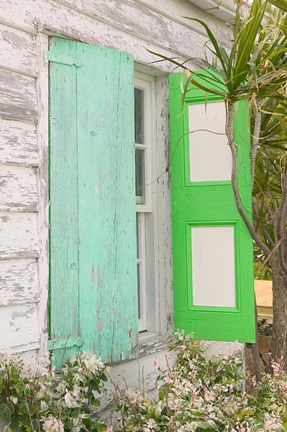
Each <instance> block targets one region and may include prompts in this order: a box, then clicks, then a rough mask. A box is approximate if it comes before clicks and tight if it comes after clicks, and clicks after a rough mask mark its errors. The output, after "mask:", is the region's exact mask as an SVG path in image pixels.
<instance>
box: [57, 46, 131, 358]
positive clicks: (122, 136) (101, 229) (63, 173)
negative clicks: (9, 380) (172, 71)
mask: <svg viewBox="0 0 287 432" xmlns="http://www.w3.org/2000/svg"><path fill="white" fill-rule="evenodd" d="M48 59H49V60H50V335H51V341H50V342H49V347H50V349H52V350H53V351H54V355H55V358H56V363H58V364H59V363H61V362H62V360H65V359H66V358H68V357H69V356H70V355H71V353H73V352H74V351H75V350H76V349H79V348H80V349H82V350H84V351H87V352H94V353H96V354H97V355H98V356H101V357H102V359H103V360H104V361H105V362H111V361H118V360H121V359H126V358H129V357H131V356H133V353H134V349H135V345H136V343H137V333H138V317H137V282H136V228H135V216H136V208H135V196H134V184H135V178H134V177H135V149H134V124H133V122H134V114H133V113H134V111H133V110H134V107H133V92H134V89H133V59H132V57H131V56H130V55H129V54H127V53H124V52H118V51H114V50H111V49H105V48H101V47H98V46H91V45H87V44H83V43H79V42H74V41H69V40H65V39H59V38H53V39H52V44H51V47H50V50H49V52H48Z"/></svg>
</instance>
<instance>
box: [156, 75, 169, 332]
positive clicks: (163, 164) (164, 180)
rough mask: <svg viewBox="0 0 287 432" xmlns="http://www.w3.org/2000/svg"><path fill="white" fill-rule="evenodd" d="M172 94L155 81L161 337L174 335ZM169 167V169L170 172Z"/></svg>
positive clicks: (162, 82) (165, 82) (163, 82)
mask: <svg viewBox="0 0 287 432" xmlns="http://www.w3.org/2000/svg"><path fill="white" fill-rule="evenodd" d="M168 102H169V91H168V78H167V77H158V78H156V107H157V113H156V115H157V118H156V137H157V139H156V143H155V157H154V172H155V178H156V177H158V176H160V177H159V179H158V181H157V182H155V184H154V188H155V193H154V196H155V202H154V209H155V226H156V229H155V237H156V238H155V249H156V250H155V258H156V262H155V269H156V271H155V274H156V286H157V287H158V290H159V300H158V301H159V308H160V319H159V329H160V334H161V335H171V334H173V316H172V312H173V285H172V279H173V274H172V241H171V199H170V167H169V161H170V153H169V104H168ZM167 168H168V169H167Z"/></svg>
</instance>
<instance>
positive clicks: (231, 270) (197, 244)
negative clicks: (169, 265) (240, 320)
mask: <svg viewBox="0 0 287 432" xmlns="http://www.w3.org/2000/svg"><path fill="white" fill-rule="evenodd" d="M191 244H192V292H193V305H194V306H222V307H235V303H236V302H235V263H234V262H235V258H234V228H233V227H198V228H197V227H196V228H192V229H191ZM207 269H208V271H207Z"/></svg>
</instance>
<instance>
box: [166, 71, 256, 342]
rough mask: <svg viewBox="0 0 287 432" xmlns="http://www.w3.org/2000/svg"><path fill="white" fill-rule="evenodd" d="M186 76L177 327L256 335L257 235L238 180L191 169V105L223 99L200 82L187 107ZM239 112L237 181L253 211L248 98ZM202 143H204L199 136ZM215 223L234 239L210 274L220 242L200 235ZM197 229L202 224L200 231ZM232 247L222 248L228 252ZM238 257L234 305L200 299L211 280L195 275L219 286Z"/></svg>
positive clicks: (178, 177)
mask: <svg viewBox="0 0 287 432" xmlns="http://www.w3.org/2000/svg"><path fill="white" fill-rule="evenodd" d="M180 81H181V74H172V75H171V76H170V130H171V154H172V162H171V183H172V229H173V268H174V270H173V271H174V324H175V330H177V329H184V330H185V331H186V332H188V333H190V332H192V333H193V334H194V337H195V338H196V339H206V340H222V341H235V340H238V341H241V342H253V341H254V338H255V319H254V294H253V254H252V240H251V237H250V235H249V233H248V231H247V229H246V227H245V225H244V222H243V221H242V219H241V217H240V215H239V213H238V211H237V209H236V206H235V201H234V197H233V193H232V187H231V182H230V180H229V179H225V180H222V181H221V180H214V181H212V180H209V181H192V177H191V174H190V171H191V170H192V168H190V166H191V167H192V165H190V162H189V158H190V157H192V154H189V153H190V150H189V140H190V136H191V134H189V131H190V130H196V128H197V125H196V124H192V123H193V116H192V115H188V113H189V110H190V108H189V106H190V105H192V104H193V105H194V106H193V107H192V109H193V111H191V112H193V113H194V109H197V110H198V109H201V110H203V109H207V110H208V109H209V106H210V104H212V103H215V102H219V101H220V98H218V97H216V96H209V97H208V99H206V94H205V93H204V92H203V91H200V90H198V89H193V90H192V91H191V92H189V93H188V95H187V98H186V100H185V103H184V109H183V112H182V102H181V86H180ZM205 104H207V105H205ZM234 114H235V124H234V140H235V143H236V146H237V151H238V159H239V163H238V184H239V189H240V193H241V197H242V201H243V205H244V207H245V210H246V212H247V213H248V214H249V215H251V183H250V171H249V151H250V132H249V116H248V107H247V104H246V103H245V102H240V103H238V104H237V105H236V106H235V109H234ZM194 117H196V116H194ZM213 137H214V135H212V134H210V138H209V139H210V140H211V143H212V140H213V139H214V138H213ZM192 139H193V140H196V139H197V138H196V133H194V134H193V135H192ZM226 143H227V140H226ZM196 144H197V145H200V142H198V143H196ZM191 163H192V162H191ZM215 227H218V228H224V229H226V228H227V230H226V231H227V232H228V233H229V232H231V233H232V235H233V237H232V238H233V243H232V250H231V253H229V252H228V253H229V256H227V260H226V262H221V261H223V260H224V257H222V258H221V255H220V254H218V255H217V256H216V257H215V258H216V262H217V263H219V265H218V268H217V269H216V270H215V271H214V269H213V272H212V274H209V271H210V270H209V268H210V267H212V266H211V265H210V261H211V259H210V254H211V253H212V252H210V250H213V249H214V250H217V246H215V245H214V243H212V240H210V243H208V244H209V247H210V248H211V249H210V250H208V246H207V245H205V244H204V242H202V243H196V235H198V232H204V233H207V234H206V235H208V233H210V232H211V231H209V230H206V229H205V228H208V229H210V228H215ZM198 228H201V230H202V229H203V230H202V231H201V230H198ZM204 229H205V230H204ZM229 230H231V231H229ZM215 231H216V230H215ZM218 232H219V233H220V232H223V231H220V230H217V235H218ZM198 238H199V239H200V238H201V237H198ZM193 242H194V243H193ZM219 243H220V241H219ZM217 244H218V242H217ZM226 250H227V249H226ZM226 250H224V251H223V252H224V253H227V252H226ZM195 251H196V252H195ZM224 253H223V254H222V256H223V255H224ZM196 254H197V255H198V256H200V257H201V258H200V259H201V263H202V259H204V256H205V254H206V256H207V257H209V262H206V265H205V266H201V267H200V268H196V265H197V262H198V261H197V260H199V258H197V256H195V255H196ZM231 255H232V257H231V258H230V256H231ZM233 255H234V256H233ZM213 256H214V255H213ZM232 263H233V264H232ZM231 264H232V265H234V273H235V275H234V276H233V277H234V286H233V287H232V288H230V289H233V290H234V294H233V295H234V304H233V303H232V304H231V303H230V305H229V304H228V305H227V306H224V303H225V302H226V299H224V298H223V299H219V302H218V303H219V304H215V303H213V304H209V299H208V296H207V298H206V304H205V301H204V300H203V301H201V302H200V301H198V300H197V301H195V297H196V296H197V297H198V296H199V297H201V298H203V299H204V289H205V286H202V287H201V288H200V289H201V290H202V291H201V292H199V293H198V290H199V288H198V287H197V286H195V285H196V283H197V282H196V281H198V280H199V281H200V278H202V279H203V280H207V279H206V278H211V282H210V286H211V288H210V287H209V289H211V290H212V289H213V284H214V286H215V285H216V284H215V283H214V282H212V281H220V278H223V277H225V276H224V274H225V273H226V272H228V271H229V272H230V267H232V265H231ZM228 267H229V269H228ZM195 275H196V276H195ZM230 277H231V276H230V275H229V278H230ZM216 286H217V287H218V286H219V285H218V284H217V285H216ZM219 289H220V286H219ZM202 292H203V294H202ZM195 293H196V295H195ZM212 295H214V293H212V294H211V296H212ZM221 302H222V304H223V306H222V305H221Z"/></svg>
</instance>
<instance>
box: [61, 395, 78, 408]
mask: <svg viewBox="0 0 287 432" xmlns="http://www.w3.org/2000/svg"><path fill="white" fill-rule="evenodd" d="M64 399H65V404H66V405H67V407H68V408H76V407H77V402H76V401H75V400H74V398H73V396H72V395H71V393H70V392H68V393H66V394H65V396H64Z"/></svg>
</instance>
